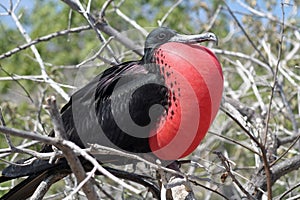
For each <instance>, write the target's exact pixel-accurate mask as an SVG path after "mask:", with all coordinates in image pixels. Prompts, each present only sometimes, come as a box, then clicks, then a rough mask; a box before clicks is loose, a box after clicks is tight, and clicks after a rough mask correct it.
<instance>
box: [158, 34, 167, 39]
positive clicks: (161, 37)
mask: <svg viewBox="0 0 300 200" xmlns="http://www.w3.org/2000/svg"><path fill="white" fill-rule="evenodd" d="M165 38H166V33H159V34H158V35H157V39H159V40H163V39H165Z"/></svg>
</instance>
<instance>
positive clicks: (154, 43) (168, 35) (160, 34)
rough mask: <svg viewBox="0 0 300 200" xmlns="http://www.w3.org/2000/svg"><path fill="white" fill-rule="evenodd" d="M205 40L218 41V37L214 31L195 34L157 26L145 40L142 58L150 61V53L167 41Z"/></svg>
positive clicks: (187, 41) (194, 41)
mask: <svg viewBox="0 0 300 200" xmlns="http://www.w3.org/2000/svg"><path fill="white" fill-rule="evenodd" d="M205 41H213V42H216V43H217V42H218V38H217V36H216V35H215V34H214V33H210V32H207V33H201V34H195V35H185V34H179V33H177V32H176V31H174V30H172V29H170V28H167V27H159V28H156V29H154V30H153V31H151V32H150V33H149V35H148V36H147V38H146V41H145V51H144V60H145V61H150V60H149V59H151V57H152V54H153V52H154V50H155V49H156V48H158V47H159V46H160V45H162V44H165V43H168V42H179V43H186V44H194V43H201V42H205Z"/></svg>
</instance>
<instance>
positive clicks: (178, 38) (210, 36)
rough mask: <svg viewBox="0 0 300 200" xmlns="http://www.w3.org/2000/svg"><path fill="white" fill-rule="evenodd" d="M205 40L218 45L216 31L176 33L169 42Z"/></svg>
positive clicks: (190, 42) (198, 41) (199, 41)
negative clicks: (194, 33) (193, 33)
mask: <svg viewBox="0 0 300 200" xmlns="http://www.w3.org/2000/svg"><path fill="white" fill-rule="evenodd" d="M205 41H213V42H215V43H216V44H217V45H218V38H217V36H216V35H215V34H214V33H210V32H208V33H201V34H197V35H183V34H176V35H174V36H173V37H172V38H171V39H170V40H169V42H180V43H188V44H194V43H201V42H205Z"/></svg>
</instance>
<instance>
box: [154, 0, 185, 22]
mask: <svg viewBox="0 0 300 200" xmlns="http://www.w3.org/2000/svg"><path fill="white" fill-rule="evenodd" d="M182 1H183V0H178V1H177V2H175V3H174V4H173V5H172V6H171V7H170V9H169V10H168V11H167V12H166V14H165V15H164V16H163V17H162V18H161V19H160V20H158V21H157V23H158V26H162V25H163V23H164V22H165V21H166V19H167V18H168V16H169V15H170V14H171V13H172V11H173V10H174V9H175V8H176V7H177V6H178V5H179V4H180V3H181V2H182Z"/></svg>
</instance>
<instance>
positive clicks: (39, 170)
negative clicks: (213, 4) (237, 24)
mask: <svg viewBox="0 0 300 200" xmlns="http://www.w3.org/2000/svg"><path fill="white" fill-rule="evenodd" d="M203 41H217V38H216V36H215V35H214V34H213V33H204V34H198V35H182V34H178V33H177V32H175V31H174V30H171V29H169V28H165V27H160V28H157V29H154V30H153V31H152V32H151V33H150V34H149V35H148V36H147V38H146V41H145V48H144V56H143V57H142V59H141V60H138V61H129V62H124V63H121V64H118V65H115V66H112V67H110V68H108V69H107V70H105V71H104V72H103V73H101V74H99V75H98V76H96V77H95V78H94V79H93V80H92V81H91V82H90V83H88V84H87V85H86V86H84V87H83V88H81V89H79V90H78V91H77V92H75V93H74V94H73V95H72V96H71V99H70V101H69V102H68V103H67V104H66V105H65V106H64V107H63V108H62V109H61V117H62V120H63V124H64V128H65V131H66V133H67V135H68V139H69V140H70V141H73V142H74V143H76V144H77V145H79V146H80V147H82V148H85V147H88V146H89V144H90V143H98V144H100V145H104V146H108V147H112V148H117V149H119V150H123V151H126V152H131V153H137V154H141V155H145V154H147V155H148V157H153V158H154V159H155V158H161V159H163V160H173V159H174V156H169V157H168V152H167V151H166V153H164V154H163V155H164V156H162V157H161V156H160V155H162V154H160V153H155V151H156V150H157V151H159V150H161V149H163V148H164V147H165V146H166V144H165V143H168V142H169V140H170V137H171V138H172V137H175V136H176V134H177V132H178V130H179V128H178V126H179V125H180V124H179V122H180V121H179V122H178V119H179V118H180V119H184V117H185V113H186V112H183V111H182V112H181V111H178V109H179V108H178V107H179V105H180V103H181V105H182V104H184V103H185V102H184V101H180V99H181V96H184V94H185V93H184V92H182V91H181V92H179V91H180V89H181V90H183V89H185V88H184V83H181V82H180V77H177V78H178V79H177V78H176V75H174V74H176V73H175V71H176V70H177V67H181V65H183V67H184V66H185V65H186V64H184V63H181V60H179V61H178V62H177V63H176V64H175V65H172V66H171V65H169V64H168V63H169V62H171V60H168V58H166V57H165V56H167V57H168V55H169V54H168V52H167V51H166V50H168V49H166V48H165V49H163V45H164V44H166V43H173V42H175V43H176V44H184V45H190V44H193V43H200V42H203ZM176 44H175V47H176ZM195 46H196V45H194V46H188V48H191V51H192V52H191V54H192V55H194V54H193V53H195V52H196V55H197V53H198V55H199V59H201V58H203V59H209V60H211V62H210V65H211V66H206V65H204V67H206V68H208V67H215V68H218V69H217V70H215V71H214V73H215V74H214V73H212V72H210V73H211V76H212V79H214V81H215V80H216V79H215V78H216V77H217V78H219V77H221V78H222V72H221V70H220V65H219V62H218V60H217V59H216V57H215V56H214V55H213V53H211V52H210V51H209V50H208V49H206V48H204V47H201V48H200V46H199V45H197V46H198V47H199V48H198V47H195ZM178 48H181V46H180V45H179V46H178ZM164 50H165V52H164ZM173 50H174V51H176V49H173ZM170 55H171V54H170ZM183 58H184V59H189V57H188V56H187V57H184V55H183ZM169 59H172V55H171V57H170V58H169ZM184 59H183V60H184ZM199 62H200V63H201V60H199ZM172 70H173V71H172ZM173 72H174V73H173ZM191 73H192V72H191V70H187V71H186V72H185V71H183V72H182V74H181V75H183V76H188V75H193V74H191ZM216 74H217V75H216ZM193 76H194V75H193ZM220 80H221V79H220ZM189 81H190V82H191V84H192V85H193V84H196V86H197V84H202V83H198V82H197V80H192V79H190V80H189ZM180 84H181V86H180ZM219 86H220V88H221V90H222V87H223V84H219ZM174 88H175V89H176V91H175V89H174ZM197 88H198V89H195V93H196V95H197V100H199V101H200V100H201V99H202V96H201V95H206V94H208V93H209V92H207V91H208V89H209V86H206V85H205V89H204V90H203V91H202V86H201V85H198V86H197ZM199 88H200V89H201V91H200V89H199ZM207 88H208V89H207ZM221 90H220V89H217V90H216V91H217V95H218V98H219V99H220V96H221V95H220V94H219V93H220V92H219V91H221ZM183 98H184V97H183ZM212 103H216V104H217V105H216V106H215V107H218V106H219V105H218V104H219V103H220V101H219V100H216V101H214V102H212ZM212 103H211V102H210V101H209V102H208V103H205V105H209V106H211V104H212ZM189 106H190V105H189ZM182 107H184V106H182ZM207 107H208V106H207ZM188 109H189V110H188V111H189V113H191V112H195V111H194V110H192V107H191V108H190V107H188ZM201 109H204V108H202V107H201ZM207 109H208V111H207V118H209V120H204V122H205V123H206V124H207V125H205V128H204V129H205V130H204V131H202V130H200V129H199V130H198V129H197V131H196V133H195V134H194V135H192V136H191V137H192V142H191V143H193V144H191V145H190V146H187V147H184V151H183V152H180V153H179V155H178V156H177V157H176V158H180V157H182V156H185V155H187V154H189V153H191V152H192V151H193V150H194V149H195V148H196V146H197V145H198V144H199V143H200V141H201V139H202V138H203V137H204V135H205V133H206V131H207V129H208V127H209V125H210V123H211V119H213V118H214V115H215V113H216V112H215V111H210V110H215V109H212V108H211V107H209V108H207ZM212 112H213V113H212ZM187 116H188V117H190V115H189V114H187ZM204 122H203V123H204ZM177 123H178V124H177ZM196 123H197V124H198V121H196ZM199 124H200V125H201V123H200V120H199ZM174 127H175V128H174ZM158 132H159V133H160V137H159V138H156V135H155V133H158ZM53 135H54V134H53V133H52V136H53ZM185 138H189V136H188V135H187V136H185V137H184V138H182V139H183V140H185ZM194 138H196V139H195V141H194ZM183 143H184V142H183ZM179 149H180V148H179ZM51 151H53V150H52V146H50V145H45V146H44V147H43V149H42V151H41V152H51ZM149 155H150V156H149ZM97 159H98V160H99V162H102V163H106V162H109V163H114V162H115V161H114V159H112V158H110V157H105V156H100V157H97ZM26 161H27V162H28V160H25V161H24V160H21V161H19V163H25V162H26ZM82 162H83V163H84V164H85V166H88V164H87V163H86V162H85V161H82ZM123 162H125V163H126V160H125V161H123ZM63 171H65V172H66V174H68V173H71V171H70V169H69V167H68V164H67V162H66V161H65V160H64V159H60V160H59V161H58V162H57V163H55V164H49V163H48V161H45V160H35V161H34V162H32V163H30V164H28V165H25V166H24V165H22V166H20V165H10V166H8V167H7V168H5V169H4V170H3V171H2V176H1V177H0V182H4V181H7V180H11V179H14V178H19V177H24V176H28V178H27V179H25V180H24V181H23V182H21V183H20V184H19V185H17V186H16V187H15V188H13V189H12V190H11V191H10V192H8V193H7V194H6V195H4V196H3V197H2V198H0V199H1V200H4V199H14V200H16V199H25V198H28V197H30V196H31V195H32V194H33V192H34V191H35V189H36V188H37V186H38V185H39V184H40V182H41V181H42V180H43V179H45V178H46V177H48V176H49V175H53V174H55V173H61V172H63Z"/></svg>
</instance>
